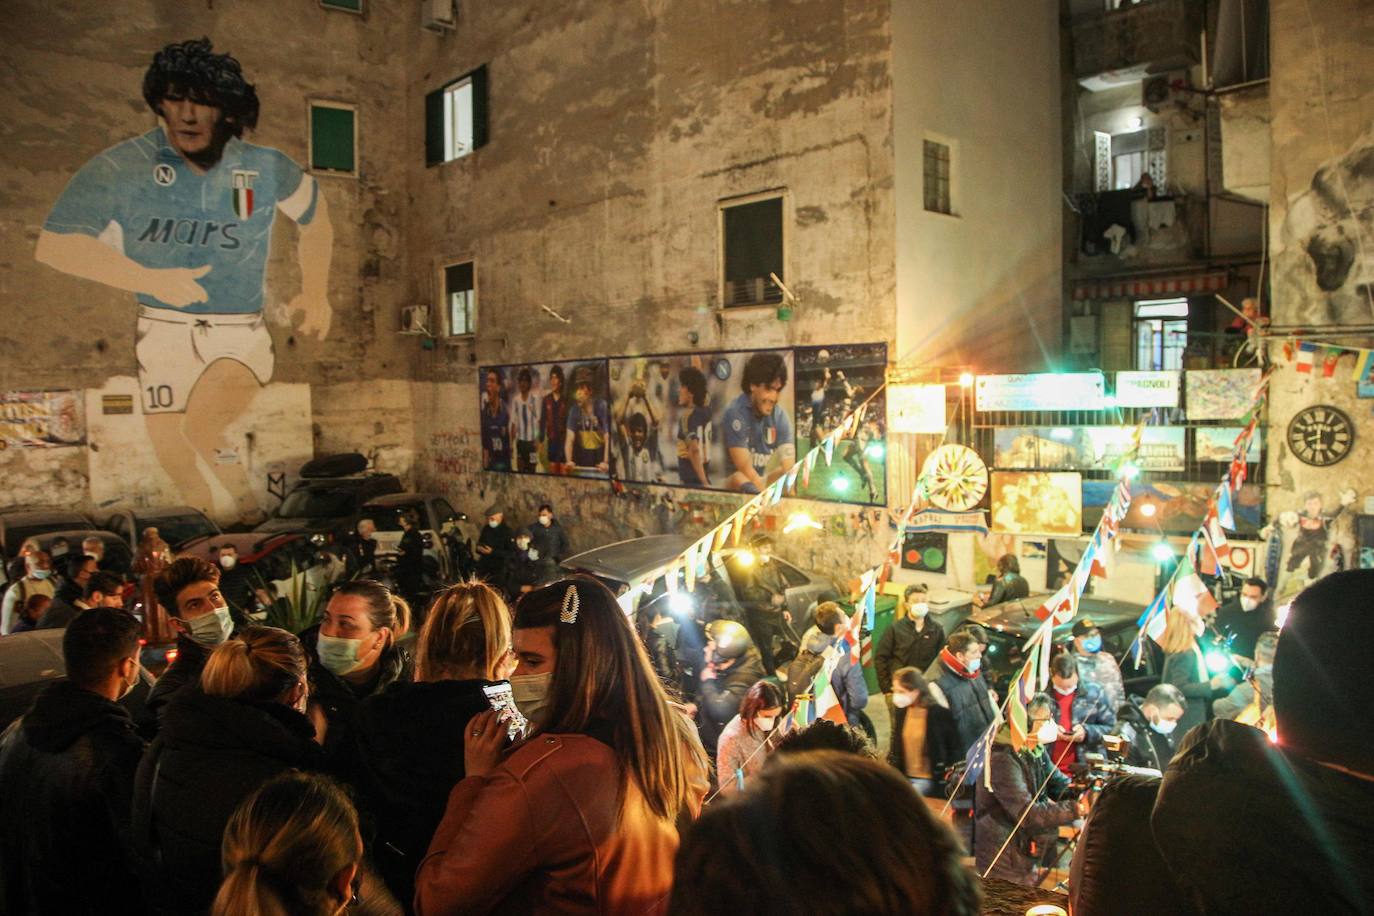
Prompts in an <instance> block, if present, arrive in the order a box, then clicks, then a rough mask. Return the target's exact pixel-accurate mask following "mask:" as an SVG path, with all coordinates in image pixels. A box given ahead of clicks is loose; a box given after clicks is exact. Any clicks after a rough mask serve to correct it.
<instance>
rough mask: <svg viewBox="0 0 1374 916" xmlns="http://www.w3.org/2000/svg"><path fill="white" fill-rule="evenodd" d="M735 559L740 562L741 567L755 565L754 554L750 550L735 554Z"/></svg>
mask: <svg viewBox="0 0 1374 916" xmlns="http://www.w3.org/2000/svg"><path fill="white" fill-rule="evenodd" d="M735 559H736V560H738V561H739V565H740V566H753V565H754V554H753V552H752V551H749V550H741V551H740V552H739V553H737V554H735Z"/></svg>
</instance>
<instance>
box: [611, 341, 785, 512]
mask: <svg viewBox="0 0 1374 916" xmlns="http://www.w3.org/2000/svg"><path fill="white" fill-rule="evenodd" d="M791 363H792V352H791V351H790V350H758V351H751V350H744V351H738V350H736V351H727V352H716V353H700V352H698V353H669V354H652V355H646V356H625V357H615V358H612V359H611V360H609V362H608V369H609V373H610V399H611V415H612V431H613V435H614V441H613V443H612V449H611V455H612V475H613V476H615V477H617V478H618V479H621V480H623V481H625V482H627V483H666V484H671V485H676V486H683V487H694V488H700V489H712V490H726V489H730V490H735V491H737V492H756V490H751V489H750V488H751V487H753V488H757V487H759V486H760V483H759V482H760V481H762V482H763V483H762V485H763V486H766V485H767V482H770V481H772V480H776V479H777V478H778V477H779V476H781V475H782V474H785V473H786V472H787V470H788V469H789V468H791V467H792V463H793V461H794V460H795V455H796V452H795V446H794V445H793V437H792V417H791V414H792V392H791V388H790V386H789V385H788V384H787V379H788V376H789V374H790V372H791ZM764 376H767V379H766V380H764ZM732 411H733V412H732ZM735 421H738V426H739V429H738V430H732V429H731V428H730V427H729V424H733V423H734V422H735ZM746 469H747V470H746Z"/></svg>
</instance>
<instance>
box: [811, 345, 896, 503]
mask: <svg viewBox="0 0 1374 916" xmlns="http://www.w3.org/2000/svg"><path fill="white" fill-rule="evenodd" d="M795 353H796V358H797V442H798V445H799V449H798V450H799V451H806V450H808V449H811V448H814V447H815V446H816V445H819V444H820V443H821V441H822V440H823V439H824V438H825V436H826V434H828V433H829V432H831V431H832V430H833V429H834V428H835V426H836V425H837V424H838V423H840V422H841V421H842V420H844V418H845V417H847V416H849V414H851V413H852V412H853V411H854V409H855V408H857V407H858V406H859V405H860V404H863V403H864V401H866V400H868V398H869V396H870V395H872V394H873V392H875V391H877V392H878V394H877V395H876V396H874V397H873V399H872V400H869V401H868V404H867V406H866V407H865V409H864V415H863V422H862V423H860V424H859V428H858V429H857V430H856V431H854V432H853V433H851V435H849V436H848V437H846V438H845V439H844V440H843V441H842V442H841V443H840V445H839V447H838V448H836V450H835V454H834V459H833V460H832V461H831V463H830V464H829V465H828V466H827V465H826V463H825V462H824V461H821V462H818V463H817V464H816V467H815V470H813V471H812V473H811V479H810V481H809V485H808V486H807V487H806V490H805V494H804V495H805V496H806V497H807V498H809V499H833V500H839V501H841V502H848V503H869V504H871V505H886V503H887V398H886V393H885V391H881V390H880V389H882V386H883V383H884V382H885V381H886V380H887V344H881V343H877V344H837V345H835V346H830V347H803V348H798V349H797V350H796V351H795Z"/></svg>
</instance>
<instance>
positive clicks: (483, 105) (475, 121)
mask: <svg viewBox="0 0 1374 916" xmlns="http://www.w3.org/2000/svg"><path fill="white" fill-rule="evenodd" d="M486 145H487V67H486V64H483V65H482V66H480V67H478V68H477V69H476V70H474V71H472V148H473V149H477V148H479V147H482V146H486ZM442 151H443V150H442V146H441V148H440V152H441V153H442Z"/></svg>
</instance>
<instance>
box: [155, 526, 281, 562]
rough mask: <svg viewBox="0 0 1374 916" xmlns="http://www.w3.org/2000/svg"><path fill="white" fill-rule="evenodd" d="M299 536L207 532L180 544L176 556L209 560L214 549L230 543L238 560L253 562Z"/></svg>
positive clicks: (243, 532) (246, 532)
mask: <svg viewBox="0 0 1374 916" xmlns="http://www.w3.org/2000/svg"><path fill="white" fill-rule="evenodd" d="M300 538H301V535H300V534H299V533H296V532H285V533H276V534H264V533H263V532H261V531H235V532H232V533H226V534H207V535H204V536H203V537H198V538H193V539H192V540H189V541H187V542H186V543H185V544H182V545H181V548H180V549H179V550H178V551H177V556H179V557H201V558H202V559H206V560H210V559H213V558H214V556H215V554H214V551H215V550H218V549H219V548H220V547H224V546H227V545H231V544H232V545H233V547H234V550H235V552H236V553H238V555H239V559H240V560H242V561H243V562H244V563H253V562H255V561H257V560H259V559H261V558H262V557H263V556H265V555H267V554H269V553H271V552H272V551H274V550H276V549H277V548H278V547H280V546H282V545H283V544H289V543H290V542H292V541H295V540H299V539H300Z"/></svg>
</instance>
